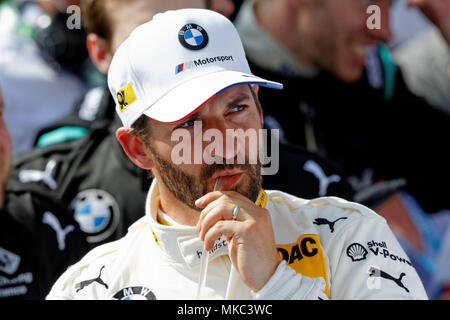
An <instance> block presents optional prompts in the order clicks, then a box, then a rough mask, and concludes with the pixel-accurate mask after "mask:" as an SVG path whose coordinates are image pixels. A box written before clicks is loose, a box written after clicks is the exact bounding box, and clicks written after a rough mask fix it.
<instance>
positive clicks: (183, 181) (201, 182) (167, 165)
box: [147, 145, 262, 211]
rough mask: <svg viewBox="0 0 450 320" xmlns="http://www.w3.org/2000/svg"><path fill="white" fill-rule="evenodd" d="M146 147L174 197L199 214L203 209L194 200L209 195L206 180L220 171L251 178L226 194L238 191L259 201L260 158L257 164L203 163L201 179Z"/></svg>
mask: <svg viewBox="0 0 450 320" xmlns="http://www.w3.org/2000/svg"><path fill="white" fill-rule="evenodd" d="M147 148H148V149H149V150H150V152H151V154H152V159H153V162H154V164H155V168H156V169H157V170H158V172H159V175H160V176H161V180H162V182H163V183H164V184H165V186H166V187H167V189H169V191H170V192H171V193H172V194H173V195H174V196H175V198H177V199H178V200H179V201H181V202H182V203H184V204H186V205H187V206H188V207H189V208H191V209H194V210H196V211H201V210H202V209H200V208H199V207H197V206H196V205H195V201H196V200H197V199H199V198H201V197H202V196H204V195H205V194H206V193H208V185H207V181H208V180H209V179H210V178H211V177H212V176H213V175H214V173H216V172H217V171H220V170H231V169H239V170H242V171H243V172H244V174H245V175H244V177H245V176H247V177H248V178H249V182H248V183H245V179H243V180H242V181H241V182H239V183H238V184H237V185H236V186H234V187H233V188H232V189H230V190H227V191H236V192H238V193H240V194H242V195H243V196H245V197H247V198H248V199H250V200H251V201H253V202H255V201H256V199H257V197H258V195H259V192H260V190H261V188H262V176H261V167H262V165H261V163H260V161H259V159H258V163H257V164H249V163H247V162H248V160H246V163H245V164H236V163H237V159H234V160H235V161H233V164H227V163H226V161H223V162H224V163H223V164H216V163H213V164H203V166H202V168H201V171H200V176H199V177H196V176H194V175H191V174H189V173H187V172H185V171H183V170H182V169H180V168H179V167H178V166H176V165H174V164H173V163H172V162H171V161H170V160H166V159H164V158H163V157H162V156H161V155H160V154H159V153H158V152H156V150H155V149H154V148H153V147H151V146H149V145H147ZM210 191H212V190H210Z"/></svg>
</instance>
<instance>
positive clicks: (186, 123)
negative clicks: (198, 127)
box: [178, 120, 194, 128]
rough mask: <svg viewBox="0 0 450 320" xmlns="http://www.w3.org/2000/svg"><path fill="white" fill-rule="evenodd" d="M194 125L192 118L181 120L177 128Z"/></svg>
mask: <svg viewBox="0 0 450 320" xmlns="http://www.w3.org/2000/svg"><path fill="white" fill-rule="evenodd" d="M193 126H194V120H189V121H186V122H183V123H182V124H181V125H180V126H178V128H190V127H193Z"/></svg>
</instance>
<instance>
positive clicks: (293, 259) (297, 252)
mask: <svg viewBox="0 0 450 320" xmlns="http://www.w3.org/2000/svg"><path fill="white" fill-rule="evenodd" d="M277 250H278V253H279V254H280V256H281V258H282V259H283V260H286V264H287V265H288V266H289V267H291V268H292V269H294V270H295V272H297V273H300V274H302V275H304V276H307V277H311V278H317V277H322V278H323V279H324V280H325V282H326V287H325V291H324V292H325V293H326V294H327V295H328V296H329V287H328V277H327V269H326V263H325V256H324V254H323V250H322V246H321V244H320V239H319V236H318V235H317V234H305V235H302V236H300V237H299V238H298V239H297V241H296V242H294V243H291V244H283V245H280V244H277Z"/></svg>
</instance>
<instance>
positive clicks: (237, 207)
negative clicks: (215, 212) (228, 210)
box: [233, 205, 241, 220]
mask: <svg viewBox="0 0 450 320" xmlns="http://www.w3.org/2000/svg"><path fill="white" fill-rule="evenodd" d="M240 209H241V206H240V205H237V206H236V207H235V208H234V210H233V220H236V219H237V215H238V214H239V210H240Z"/></svg>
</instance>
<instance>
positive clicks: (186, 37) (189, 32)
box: [178, 23, 209, 50]
mask: <svg viewBox="0 0 450 320" xmlns="http://www.w3.org/2000/svg"><path fill="white" fill-rule="evenodd" d="M178 40H179V41H180V43H181V45H182V46H183V47H185V48H186V49H189V50H200V49H203V48H204V47H206V46H207V45H208V42H209V38H208V33H207V32H206V31H205V29H203V28H202V27H201V26H199V25H197V24H195V23H188V24H186V25H184V26H183V27H182V28H181V29H180V31H178Z"/></svg>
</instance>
